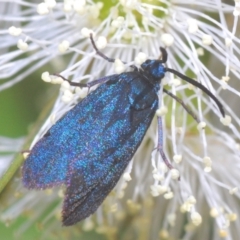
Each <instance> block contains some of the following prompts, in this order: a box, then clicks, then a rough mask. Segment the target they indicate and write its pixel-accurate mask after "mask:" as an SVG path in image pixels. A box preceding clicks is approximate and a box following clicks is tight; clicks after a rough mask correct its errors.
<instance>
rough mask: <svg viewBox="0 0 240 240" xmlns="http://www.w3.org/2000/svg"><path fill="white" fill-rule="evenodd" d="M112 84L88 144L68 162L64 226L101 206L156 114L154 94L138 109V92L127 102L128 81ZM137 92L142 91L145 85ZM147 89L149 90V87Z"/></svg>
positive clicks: (144, 90)
mask: <svg viewBox="0 0 240 240" xmlns="http://www.w3.org/2000/svg"><path fill="white" fill-rule="evenodd" d="M129 78H130V77H129V76H128V79H129ZM135 80H136V81H139V79H138V78H137V79H135ZM134 84H136V83H134ZM115 86H116V89H115V91H114V94H113V95H112V100H111V101H110V102H108V103H106V106H105V108H104V109H102V110H101V112H100V114H99V115H98V116H97V117H96V120H95V127H93V129H92V133H91V135H93V137H92V138H91V139H90V140H89V142H88V146H87V147H86V149H85V150H84V152H83V154H81V155H80V156H79V158H78V159H76V160H74V161H72V162H71V164H70V169H69V171H68V173H69V175H68V177H67V191H66V195H65V199H64V205H63V212H62V215H63V224H64V225H66V226H68V225H73V224H75V223H77V222H78V221H81V220H82V219H84V218H86V217H88V216H89V215H91V214H92V213H94V212H95V211H96V209H97V208H98V207H99V206H100V204H101V203H102V202H103V200H104V199H105V197H106V196H107V195H108V193H109V192H110V191H111V190H112V189H113V187H114V186H115V185H116V183H117V182H118V180H119V178H120V176H121V175H122V173H123V171H124V170H125V168H126V166H127V165H128V163H129V161H130V160H131V158H132V157H133V155H134V153H135V152H136V150H137V148H138V146H139V145H140V143H141V141H142V139H143V137H144V135H145V133H146V131H147V129H148V127H149V125H150V123H151V121H152V119H153V116H154V114H155V111H156V108H157V105H158V100H157V96H154V97H153V99H151V105H149V106H147V107H144V109H139V108H140V107H141V106H140V105H141V104H140V100H137V101H135V99H140V98H139V94H138V95H136V96H135V95H134V94H133V95H134V96H135V97H134V96H133V97H132V99H131V101H129V96H131V94H130V93H129V91H128V90H130V91H131V93H132V90H131V87H132V86H131V84H130V85H129V84H128V83H127V82H121V83H119V82H118V83H116V84H115ZM133 87H136V86H133ZM139 88H141V87H139ZM140 91H142V92H143V93H144V94H145V93H146V87H145V86H143V89H142V90H140ZM147 91H152V86H151V87H149V90H147ZM134 102H135V103H134ZM132 103H134V104H135V105H136V106H137V108H138V109H134V106H133V105H132ZM110 109H111V113H110V114H109V110H110ZM95 128H96V129H97V128H100V130H98V131H95V130H94V129H95Z"/></svg>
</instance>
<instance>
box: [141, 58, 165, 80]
mask: <svg viewBox="0 0 240 240" xmlns="http://www.w3.org/2000/svg"><path fill="white" fill-rule="evenodd" d="M141 68H142V70H143V71H144V72H145V73H147V74H148V75H150V76H151V77H152V78H157V79H159V80H161V79H162V78H163V77H164V75H165V72H166V71H165V67H164V66H163V64H162V61H160V60H150V59H147V60H146V61H145V62H144V63H142V65H141Z"/></svg>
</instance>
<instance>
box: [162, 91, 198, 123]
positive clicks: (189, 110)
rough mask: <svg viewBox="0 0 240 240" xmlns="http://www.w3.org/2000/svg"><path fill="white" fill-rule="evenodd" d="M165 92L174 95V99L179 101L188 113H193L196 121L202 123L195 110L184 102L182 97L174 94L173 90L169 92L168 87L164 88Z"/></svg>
mask: <svg viewBox="0 0 240 240" xmlns="http://www.w3.org/2000/svg"><path fill="white" fill-rule="evenodd" d="M163 92H165V93H166V94H167V95H169V96H170V97H172V98H173V99H175V100H176V101H177V102H178V103H180V104H181V105H182V106H183V108H184V109H185V110H186V111H187V113H188V114H189V115H191V116H192V117H193V119H195V121H196V122H197V123H200V120H199V118H198V117H197V115H196V114H194V113H193V111H192V110H191V109H190V108H189V107H188V106H187V105H186V104H185V103H184V102H183V100H182V99H180V98H178V97H177V96H176V95H174V94H172V93H171V92H169V91H168V90H167V89H165V88H163Z"/></svg>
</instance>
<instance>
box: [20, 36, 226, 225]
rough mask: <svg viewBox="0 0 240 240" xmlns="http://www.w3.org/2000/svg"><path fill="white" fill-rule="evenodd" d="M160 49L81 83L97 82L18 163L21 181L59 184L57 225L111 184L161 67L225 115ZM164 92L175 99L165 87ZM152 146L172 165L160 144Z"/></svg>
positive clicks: (140, 130) (95, 202)
mask: <svg viewBox="0 0 240 240" xmlns="http://www.w3.org/2000/svg"><path fill="white" fill-rule="evenodd" d="M90 39H91V42H92V45H93V47H94V49H95V50H96V52H97V54H98V55H100V56H101V57H103V58H104V59H106V60H107V61H109V62H113V61H114V59H111V58H108V57H106V56H105V55H104V54H103V53H101V52H100V51H99V50H98V49H97V47H96V45H95V43H94V41H93V39H92V36H90ZM160 50H161V52H162V60H149V59H148V60H146V61H145V62H144V63H143V64H142V65H141V67H140V68H137V67H136V66H131V67H132V68H133V71H132V72H124V73H121V74H115V75H111V76H107V77H104V78H101V79H98V80H95V81H93V82H92V83H90V84H87V85H86V86H87V87H91V86H93V85H95V84H99V86H98V88H97V89H96V90H94V91H92V92H91V93H89V94H88V96H87V97H86V98H85V99H83V100H82V101H80V102H79V103H78V104H77V105H76V106H75V107H73V108H72V109H71V110H70V111H69V112H67V113H66V115H64V116H63V117H62V118H61V119H60V120H59V121H58V122H57V123H56V124H54V125H53V126H52V127H51V128H50V129H49V130H48V132H47V133H46V134H45V135H44V136H43V137H42V138H41V139H40V140H39V141H38V142H37V143H36V144H35V146H34V147H33V148H32V149H31V151H30V154H29V156H28V158H27V159H26V161H25V162H24V165H23V183H24V186H25V187H27V188H29V189H33V188H35V189H45V188H49V187H53V186H57V185H61V184H65V185H66V194H65V198H64V204H63V210H62V222H63V225H65V226H70V225H73V224H76V223H77V222H79V221H81V220H83V219H85V218H86V217H88V216H89V215H91V214H93V213H94V212H95V211H96V210H97V208H98V207H99V206H100V204H101V203H102V202H103V200H104V199H105V198H106V196H107V195H108V194H109V192H110V191H111V190H112V189H113V188H114V186H115V185H116V184H117V182H118V180H119V178H120V177H121V175H122V173H123V172H124V170H125V168H126V167H127V165H128V163H129V161H130V160H131V159H132V157H133V155H134V153H135V152H136V150H137V149H138V147H139V145H140V143H141V142H142V139H143V137H144V135H145V133H146V131H147V129H148V127H149V125H150V124H151V122H152V119H153V117H154V115H155V112H156V110H157V108H158V92H159V90H160V83H161V80H162V78H163V77H164V75H165V73H166V72H172V73H174V74H175V75H177V76H179V77H181V78H182V79H184V80H185V81H187V82H189V83H191V84H193V85H195V86H197V87H198V88H200V89H202V90H203V91H204V92H205V93H207V94H208V95H209V96H210V97H211V98H212V99H213V100H214V101H215V102H216V104H217V105H218V107H219V109H220V111H221V113H222V115H223V116H225V113H224V110H223V107H222V105H221V103H220V102H219V101H218V99H217V98H216V97H215V96H214V95H213V94H212V93H211V92H210V91H209V90H208V89H207V88H205V87H204V86H203V85H201V84H200V83H198V82H196V81H194V80H193V79H191V78H188V77H187V76H185V75H182V74H181V73H179V72H177V71H175V70H173V69H170V68H167V67H165V66H164V65H163V64H164V63H165V62H166V61H167V52H166V50H165V49H164V48H160ZM72 85H75V86H76V85H77V86H78V85H79V86H83V85H81V84H77V83H72ZM164 92H165V93H167V94H169V95H170V96H171V97H173V98H175V99H176V100H179V99H178V98H177V97H176V96H174V95H173V94H171V93H169V92H168V91H167V90H165V89H164ZM183 106H184V107H185V109H186V110H188V109H187V107H186V106H185V105H183ZM189 112H190V111H189ZM190 114H191V112H190ZM159 132H160V134H161V131H160V130H159ZM158 150H159V151H160V153H161V156H162V158H163V160H164V161H165V162H166V164H167V165H168V167H169V168H172V166H171V164H170V163H169V162H168V161H167V160H166V157H165V155H164V152H163V150H162V149H161V144H160V145H158Z"/></svg>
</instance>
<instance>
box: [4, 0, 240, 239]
mask: <svg viewBox="0 0 240 240" xmlns="http://www.w3.org/2000/svg"><path fill="white" fill-rule="evenodd" d="M235 2H236V3H235V4H236V6H235V7H234V6H232V5H230V4H226V3H222V2H221V1H217V0H215V1H214V0H213V1H207V0H202V1H195V0H188V1H183V0H174V1H173V0H172V1H170V0H169V1H167V0H161V1H147V0H146V1H138V0H134V1H133V0H125V1H119V2H117V3H116V4H113V3H112V2H111V1H109V2H93V1H74V0H65V1H57V2H55V1H44V2H42V3H39V4H35V3H29V1H14V0H10V1H8V4H9V8H8V9H15V11H16V13H17V15H18V18H16V14H14V13H13V12H12V13H9V12H6V15H5V16H7V17H6V18H3V21H4V23H5V25H4V26H5V29H3V30H2V34H3V35H2V40H1V44H0V48H1V50H2V52H3V53H2V54H1V56H0V59H1V60H2V63H1V65H0V79H9V80H8V81H6V82H4V83H2V84H0V90H4V89H7V88H10V87H12V86H13V85H14V84H16V83H17V82H20V81H22V80H23V79H24V78H25V77H26V76H28V75H29V74H30V73H32V72H34V71H35V70H36V69H38V68H40V67H41V66H44V65H46V64H48V63H50V62H51V64H53V66H56V67H57V69H64V71H62V72H61V73H60V74H61V75H62V76H64V77H65V78H67V79H69V80H74V81H76V82H81V81H82V80H88V81H92V80H94V79H98V78H100V77H102V76H106V75H110V74H114V73H115V71H118V72H122V71H123V70H124V71H125V67H126V70H127V71H128V68H127V66H129V65H131V64H134V59H135V57H136V56H137V55H138V53H140V52H141V53H143V54H144V55H143V54H142V56H144V59H145V58H146V56H148V57H147V58H149V59H157V58H158V57H159V55H160V51H159V47H160V46H163V47H166V48H167V52H168V62H167V66H168V67H170V68H173V69H175V70H177V71H179V72H181V73H183V74H186V75H188V76H191V77H192V78H194V79H195V80H196V81H198V82H201V83H202V84H203V85H204V86H206V87H207V88H208V89H209V90H210V91H211V92H212V93H213V94H214V95H216V96H217V98H218V99H220V101H221V102H222V104H223V106H224V109H225V111H226V112H227V115H229V117H230V118H227V119H225V120H224V119H223V120H222V122H223V123H224V124H225V125H227V126H223V124H221V122H220V117H221V113H220V112H219V109H218V108H217V107H216V105H215V103H214V102H213V101H212V100H210V99H209V97H208V96H206V95H205V94H204V93H202V92H201V91H200V90H198V89H196V88H195V87H193V86H191V85H189V84H187V83H186V82H184V81H179V79H176V77H175V76H174V75H173V74H169V73H167V74H166V76H165V79H164V82H163V81H162V86H163V85H164V84H165V83H166V82H165V81H168V82H169V83H170V87H168V90H169V91H171V92H172V93H173V94H175V95H176V94H177V95H178V97H180V98H181V99H183V101H184V102H185V103H186V104H187V105H188V106H189V108H190V109H191V110H192V111H193V113H194V114H195V115H197V116H198V118H199V119H200V121H201V123H205V124H204V127H203V126H202V125H201V124H200V125H199V127H198V128H199V131H197V123H196V122H195V121H193V120H192V117H191V116H190V115H189V114H188V113H187V112H186V111H185V110H184V109H183V108H182V106H179V104H178V103H176V101H173V100H172V99H171V98H170V97H169V96H165V95H164V94H161V93H160V100H161V101H160V102H161V106H162V108H161V106H159V107H160V109H163V108H164V109H165V108H166V107H167V108H166V109H165V111H164V113H165V114H166V115H164V114H160V115H161V116H162V115H164V116H163V134H164V142H165V144H164V151H165V153H166V155H167V157H168V159H169V160H170V161H171V162H172V164H173V165H174V167H175V168H176V171H175V170H174V171H168V169H167V168H166V166H165V165H164V164H163V162H162V159H161V158H160V154H159V153H158V152H157V151H156V150H154V151H153V149H154V147H155V146H157V128H156V119H154V121H153V123H152V125H151V127H150V129H149V131H148V132H147V134H146V137H145V139H144V140H143V143H142V144H141V146H140V148H139V149H138V151H137V153H136V154H135V156H134V159H133V162H131V163H130V165H129V167H128V168H127V170H126V172H125V174H124V175H123V177H122V178H121V180H120V181H119V183H118V184H117V187H116V188H115V189H114V194H110V195H109V196H108V198H107V199H106V201H105V202H104V204H103V205H102V207H100V208H99V210H98V211H97V213H96V216H97V221H96V224H95V225H93V221H94V217H91V218H89V219H87V220H86V221H85V222H84V225H83V230H91V229H93V228H94V226H95V228H94V229H95V230H97V232H99V233H105V234H106V235H110V236H111V233H112V234H114V233H116V231H118V229H116V228H117V227H116V226H119V225H120V224H122V223H124V221H126V218H127V217H128V216H129V215H132V220H131V221H132V225H131V226H128V227H130V228H133V227H134V226H135V225H136V226H139V227H138V228H137V229H138V231H139V232H138V233H139V234H141V231H144V229H146V232H150V233H151V234H150V236H152V238H153V239H157V237H160V239H161V237H162V238H163V237H168V236H169V237H171V238H174V239H179V238H182V239H185V238H188V236H191V237H192V238H191V239H197V237H196V236H198V235H197V234H198V230H199V232H201V239H209V236H210V234H211V233H212V232H214V235H211V239H220V237H222V236H226V237H227V238H228V239H236V238H237V237H238V234H237V231H236V229H235V226H234V224H231V222H232V221H237V224H238V223H239V220H238V219H237V217H236V216H237V215H239V214H240V211H239V209H240V208H239V198H240V194H239V193H238V192H237V187H238V184H239V182H240V175H239V171H240V165H239V159H240V158H239V157H240V151H239V145H238V142H239V139H240V132H239V125H240V119H239V110H238V107H237V108H234V106H233V104H232V101H233V100H232V99H234V101H236V102H239V96H240V92H239V91H238V90H237V89H235V88H234V87H233V86H234V80H236V79H240V68H239V66H240V61H239V57H238V56H239V44H240V40H239V38H237V37H236V31H237V29H238V28H237V27H239V26H238V18H237V15H238V12H239V6H238V2H237V1H235ZM5 4H6V3H5ZM12 11H13V10H12ZM209 13H211V14H209ZM212 13H214V14H212ZM212 15H218V17H216V19H217V20H216V19H215V18H213V17H211V16H212ZM228 19H230V22H231V24H228V23H227V20H228ZM8 21H9V22H10V21H11V25H12V26H10V25H9V24H8V23H9V22H8ZM228 26H233V27H232V29H231V28H228ZM90 33H92V34H93V36H94V39H95V40H96V42H97V45H98V46H99V48H101V49H102V50H101V51H102V52H103V53H104V54H105V55H106V56H108V57H110V58H114V59H116V60H117V61H116V62H117V63H119V64H118V65H117V67H116V68H117V70H116V69H115V68H114V66H116V62H115V64H112V63H109V62H107V61H105V60H103V59H102V58H101V57H100V56H98V55H96V53H95V50H94V49H93V47H92V45H91V42H90V39H89V37H88V36H89V34H90ZM14 47H18V48H14ZM12 49H15V50H12ZM60 60H63V61H60ZM125 62H127V64H126V65H124V64H123V63H125ZM135 62H136V63H138V62H140V60H137V61H135ZM138 67H139V66H138ZM45 69H46V71H49V69H47V66H45ZM120 70H121V71H120ZM43 78H44V79H45V80H47V81H48V82H50V81H51V82H54V83H58V82H61V81H59V78H58V79H57V81H56V79H55V81H52V78H51V76H49V74H46V72H45V73H44V74H43ZM39 79H40V76H39V78H38V79H35V81H39ZM222 79H228V80H229V79H230V80H229V81H228V80H226V81H224V80H222ZM176 80H178V82H177V84H176ZM223 82H224V84H223ZM231 82H233V83H231ZM232 84H233V85H232ZM164 87H165V85H164ZM189 88H190V89H191V91H190V90H189ZM78 92H79V91H78V90H76V91H75V89H74V87H71V86H69V85H68V84H66V82H63V83H62V86H61V91H60V92H59V96H58V98H57V99H56V102H55V104H54V107H53V109H52V112H51V115H50V116H49V118H48V119H46V121H45V123H44V124H43V126H42V127H41V129H40V130H39V131H38V133H37V134H36V136H35V138H34V141H33V143H32V145H31V146H33V145H34V144H35V143H36V142H37V141H38V140H39V139H40V138H41V137H42V136H43V134H44V133H46V131H47V129H49V128H50V127H51V126H52V124H53V122H56V121H57V120H58V119H59V118H60V117H61V116H63V115H64V114H65V113H66V112H67V111H68V110H69V109H70V108H72V106H73V105H74V104H76V102H77V101H78V98H79V95H78ZM75 93H76V94H75ZM81 94H83V93H81ZM81 96H82V95H81ZM236 106H238V105H236ZM158 112H160V111H158ZM229 119H231V121H230V122H229ZM226 123H227V124H226ZM201 126H202V127H201ZM119 147H120V146H119ZM174 156H175V157H174ZM173 159H174V161H173ZM178 177H180V181H178V180H177V179H178ZM163 189H164V191H163ZM22 191H23V192H24V195H23V196H22V198H21V199H20V200H19V199H17V198H16V199H14V200H11V202H10V203H9V206H8V207H7V208H6V209H5V211H3V212H2V214H1V215H0V216H1V219H2V220H3V221H4V222H5V223H6V222H8V221H10V220H12V219H14V218H16V217H18V216H19V215H20V214H21V213H22V212H24V211H25V210H26V209H31V211H33V210H34V211H33V213H32V216H31V217H32V218H35V219H40V220H41V219H42V214H43V212H44V210H46V209H47V207H48V206H49V204H50V203H53V202H54V201H56V198H57V197H58V196H61V197H62V196H63V194H62V192H61V190H60V192H58V194H57V193H56V191H53V192H52V191H45V193H46V194H48V195H49V194H50V196H45V195H44V192H37V193H36V192H33V191H27V190H22ZM193 199H194V201H193ZM59 206H60V205H59ZM51 211H52V212H50V213H49V215H48V217H47V219H45V221H44V223H46V222H47V221H48V220H49V221H50V219H51V218H53V217H55V216H57V218H58V217H59V212H60V211H61V210H60V208H59V207H58V208H56V209H55V208H54V209H52V210H51ZM185 215H186V216H185ZM212 218H214V221H213V220H212ZM183 219H184V220H183ZM59 222H60V220H59ZM143 223H144V224H143ZM174 225H175V226H174ZM176 225H177V227H176ZM210 225H211V228H212V229H209V226H210ZM59 226H60V223H59ZM96 226H97V227H96ZM52 228H54V227H53V226H52ZM179 229H182V230H181V231H178V230H179ZM70 231H71V230H70ZM114 231H115V232H114ZM179 234H181V235H179ZM208 234H209V235H208ZM150 236H147V237H148V238H149V239H150ZM188 239H190V238H188Z"/></svg>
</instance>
